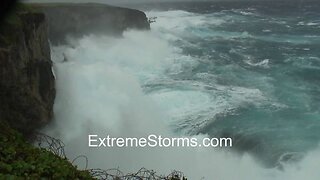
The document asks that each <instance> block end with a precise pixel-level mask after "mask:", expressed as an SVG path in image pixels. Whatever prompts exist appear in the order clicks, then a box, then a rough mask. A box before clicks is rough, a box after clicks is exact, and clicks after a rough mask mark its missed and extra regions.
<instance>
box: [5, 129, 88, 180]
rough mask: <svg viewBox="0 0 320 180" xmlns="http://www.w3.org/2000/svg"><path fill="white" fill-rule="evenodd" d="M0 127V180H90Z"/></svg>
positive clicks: (66, 161) (13, 131)
mask: <svg viewBox="0 0 320 180" xmlns="http://www.w3.org/2000/svg"><path fill="white" fill-rule="evenodd" d="M0 127H1V131H0V179H41V178H48V179H93V178H92V177H91V175H90V173H89V172H88V171H80V170H77V168H76V167H75V166H73V165H72V164H71V163H70V162H69V161H68V160H67V159H63V158H61V157H59V156H57V155H54V154H53V153H51V152H49V151H47V150H45V149H40V148H35V147H33V146H32V145H31V144H29V143H28V142H27V141H25V140H24V139H23V137H22V135H21V134H19V133H17V132H16V131H15V130H13V129H11V128H10V127H9V126H8V125H6V124H4V123H0Z"/></svg>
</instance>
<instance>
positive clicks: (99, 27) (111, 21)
mask: <svg viewBox="0 0 320 180" xmlns="http://www.w3.org/2000/svg"><path fill="white" fill-rule="evenodd" d="M33 6H34V7H37V8H39V9H41V10H42V11H43V12H44V13H45V15H46V17H47V18H48V22H49V39H50V41H51V43H53V44H60V43H65V40H66V38H67V37H81V36H83V35H87V34H90V33H94V34H111V35H121V34H122V32H123V31H125V30H127V29H139V30H149V29H150V24H149V22H148V18H147V17H146V14H145V13H144V12H142V11H139V10H134V9H128V8H120V7H113V6H108V5H103V4H94V3H87V4H70V3H69V4H67V3H60V4H33Z"/></svg>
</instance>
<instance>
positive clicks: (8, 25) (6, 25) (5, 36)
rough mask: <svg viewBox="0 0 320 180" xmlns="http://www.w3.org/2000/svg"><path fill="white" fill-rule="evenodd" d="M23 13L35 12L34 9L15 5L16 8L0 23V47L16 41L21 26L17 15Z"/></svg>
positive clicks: (24, 5)
mask: <svg viewBox="0 0 320 180" xmlns="http://www.w3.org/2000/svg"><path fill="white" fill-rule="evenodd" d="M25 12H37V11H36V9H35V8H32V7H30V6H28V5H26V4H23V3H17V4H16V6H15V7H14V8H13V9H11V11H10V12H9V13H8V14H7V16H6V18H5V19H4V20H3V21H2V22H0V46H2V47H5V46H7V45H11V44H12V42H15V41H16V38H17V34H18V33H17V32H19V31H21V29H22V28H21V26H22V25H23V22H22V21H21V18H20V17H19V14H21V13H25Z"/></svg>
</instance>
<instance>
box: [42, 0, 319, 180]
mask: <svg viewBox="0 0 320 180" xmlns="http://www.w3.org/2000/svg"><path fill="white" fill-rule="evenodd" d="M135 7H137V8H139V9H142V10H144V11H145V12H146V14H147V16H148V17H150V18H154V19H155V22H153V23H152V24H151V30H150V31H135V30H128V31H126V32H124V34H123V37H121V38H119V37H111V36H108V35H105V36H102V35H95V34H91V35H88V36H85V37H83V38H81V39H76V40H75V39H74V40H72V41H71V44H72V46H56V47H53V51H52V57H53V60H54V67H55V68H54V71H55V74H56V76H57V98H56V101H55V119H56V122H55V124H54V125H52V126H51V127H49V128H47V129H46V130H45V131H46V133H48V134H50V135H52V136H55V137H59V138H60V139H61V140H62V141H64V142H65V144H66V152H67V154H68V156H69V157H70V158H71V159H72V158H74V157H76V156H77V155H79V154H84V155H86V156H87V157H88V159H89V167H91V168H102V169H108V168H115V167H119V169H123V171H125V172H134V171H136V170H138V169H140V168H141V167H146V168H149V169H154V170H155V171H158V172H160V174H165V173H168V172H170V171H171V170H173V169H176V170H181V171H182V172H184V173H185V174H186V176H187V177H190V178H191V179H201V178H204V179H212V180H216V179H217V180H249V179H250V180H251V179H252V180H300V179H308V180H318V179H320V172H319V171H318V169H319V168H320V165H319V162H320V149H319V141H320V108H319V107H320V11H319V9H320V3H319V2H309V3H306V2H303V1H301V2H295V3H293V2H285V3H279V2H271V3H270V2H269V3H266V2H264V3H253V2H238V3H231V2H228V3H226V2H225V3H209V2H206V3H200V2H198V3H194V2H193V3H161V4H144V5H135ZM64 56H66V57H67V58H68V61H67V62H63V59H64ZM89 133H98V134H104V135H105V134H112V135H114V136H120V137H122V136H124V137H126V136H129V137H130V136H144V135H147V134H150V133H152V134H162V135H166V136H170V137H232V138H233V147H232V148H218V149H212V148H165V149H163V148H152V149H148V148H144V149H143V148H142V149H141V148H113V149H90V148H88V147H87V135H88V134H89ZM82 163H83V162H79V165H80V166H81V164H82Z"/></svg>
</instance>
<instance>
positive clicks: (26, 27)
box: [0, 11, 55, 135]
mask: <svg viewBox="0 0 320 180" xmlns="http://www.w3.org/2000/svg"><path fill="white" fill-rule="evenodd" d="M54 85H55V79H54V76H53V72H52V62H51V57H50V46H49V43H48V35H47V23H46V18H45V14H43V13H41V12H27V11H23V12H19V13H17V14H15V15H13V17H10V20H8V22H5V23H2V28H1V32H0V120H2V121H7V122H8V123H9V124H10V125H11V126H12V127H13V128H15V129H17V130H18V131H19V132H22V133H23V134H25V135H31V134H32V133H33V132H34V131H35V130H36V129H38V128H39V127H41V126H43V125H45V124H47V123H48V122H49V121H50V120H51V119H52V116H53V103H54V98H55V87H54Z"/></svg>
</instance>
